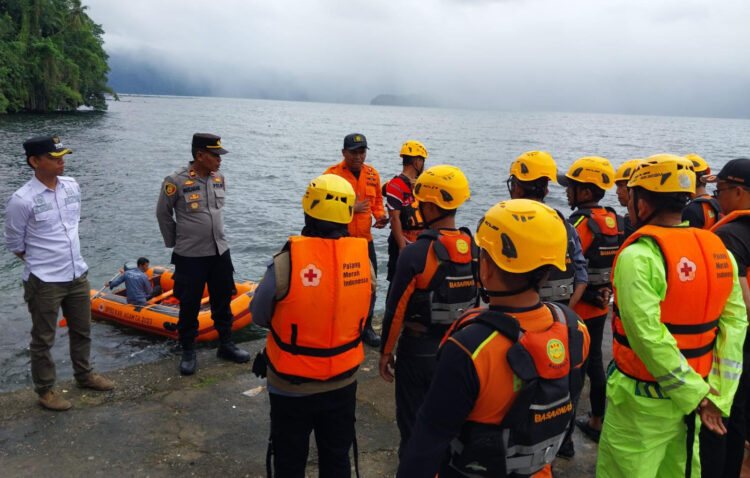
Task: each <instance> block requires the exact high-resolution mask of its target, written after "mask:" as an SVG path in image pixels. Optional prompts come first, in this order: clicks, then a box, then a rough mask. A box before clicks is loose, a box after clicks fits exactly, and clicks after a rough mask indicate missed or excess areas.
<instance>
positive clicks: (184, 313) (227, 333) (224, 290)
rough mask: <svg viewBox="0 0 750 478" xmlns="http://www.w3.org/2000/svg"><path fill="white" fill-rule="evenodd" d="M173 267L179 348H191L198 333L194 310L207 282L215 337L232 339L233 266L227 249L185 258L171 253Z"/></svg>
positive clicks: (196, 315) (197, 309)
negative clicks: (220, 253) (178, 307)
mask: <svg viewBox="0 0 750 478" xmlns="http://www.w3.org/2000/svg"><path fill="white" fill-rule="evenodd" d="M172 263H173V264H174V266H175V273H174V276H173V278H174V296H175V297H177V299H178V300H179V301H180V318H179V321H178V322H177V331H178V332H179V335H180V344H181V345H182V348H183V350H192V349H193V348H194V347H195V337H196V336H197V335H198V312H199V311H200V307H201V299H202V297H203V290H204V288H205V286H206V285H208V294H209V296H210V303H211V318H212V319H213V321H214V328H216V331H217V332H219V340H220V341H221V342H222V343H223V342H227V341H229V340H231V338H232V319H233V316H232V310H231V308H230V305H231V301H232V292H233V291H234V277H233V272H234V267H233V266H232V258H231V256H230V255H229V251H226V252H224V254H222V255H220V256H219V255H215V256H207V257H185V256H180V255H179V254H172Z"/></svg>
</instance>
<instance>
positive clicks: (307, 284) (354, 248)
mask: <svg viewBox="0 0 750 478" xmlns="http://www.w3.org/2000/svg"><path fill="white" fill-rule="evenodd" d="M289 242H290V258H291V272H290V279H289V292H288V293H287V295H286V297H284V298H282V299H280V300H279V301H278V302H277V303H276V309H275V311H274V314H273V319H272V320H271V329H270V332H269V334H268V339H267V341H266V353H267V354H268V362H269V366H270V367H271V369H272V370H273V371H274V372H275V373H276V374H277V375H279V376H280V377H282V378H284V379H286V380H289V381H291V382H292V383H302V382H308V381H326V380H336V379H341V378H345V377H349V376H351V375H352V374H354V372H356V370H357V368H358V367H359V364H360V363H362V360H363V358H364V351H363V350H362V343H361V340H360V334H361V331H362V329H363V326H364V321H365V319H366V318H367V313H368V310H369V305H370V292H371V287H372V284H371V282H370V259H369V257H368V255H367V241H366V240H364V239H361V238H354V237H342V238H340V239H321V238H315V237H303V236H294V237H290V238H289Z"/></svg>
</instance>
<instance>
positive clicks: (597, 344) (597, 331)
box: [584, 314, 607, 417]
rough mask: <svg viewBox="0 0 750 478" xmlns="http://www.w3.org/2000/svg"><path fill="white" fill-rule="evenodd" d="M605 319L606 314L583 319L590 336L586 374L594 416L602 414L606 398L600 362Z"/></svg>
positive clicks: (605, 378) (605, 383) (605, 381)
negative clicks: (589, 384)
mask: <svg viewBox="0 0 750 478" xmlns="http://www.w3.org/2000/svg"><path fill="white" fill-rule="evenodd" d="M606 320H607V315H606V314H604V315H600V316H598V317H592V318H590V319H586V320H585V321H584V322H585V324H586V327H587V328H588V329H589V336H590V337H591V344H590V345H589V358H588V365H587V366H586V375H588V376H589V381H590V382H591V388H590V390H589V400H590V402H591V414H592V415H593V416H595V417H603V416H604V404H605V402H606V398H607V397H606V391H607V377H606V375H605V374H604V363H603V362H602V360H603V359H602V336H603V335H604V323H605V322H606Z"/></svg>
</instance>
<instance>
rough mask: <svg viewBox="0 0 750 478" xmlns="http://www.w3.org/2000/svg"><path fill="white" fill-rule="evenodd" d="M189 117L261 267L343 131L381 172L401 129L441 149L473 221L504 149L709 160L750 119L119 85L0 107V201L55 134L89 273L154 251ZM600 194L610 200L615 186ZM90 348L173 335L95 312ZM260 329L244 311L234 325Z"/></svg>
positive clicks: (2, 287) (297, 215) (161, 256)
mask: <svg viewBox="0 0 750 478" xmlns="http://www.w3.org/2000/svg"><path fill="white" fill-rule="evenodd" d="M195 132H211V133H216V134H218V135H220V136H221V137H222V144H223V145H224V147H225V148H226V149H227V150H229V154H227V155H226V156H224V160H223V162H222V166H221V169H222V171H223V172H224V174H225V175H226V177H227V191H228V194H227V202H226V206H225V209H224V219H225V227H226V233H227V236H228V239H229V244H230V248H231V251H232V259H233V261H234V266H235V269H236V276H237V277H238V278H243V279H250V280H259V279H260V278H261V277H262V275H263V272H264V270H265V265H266V262H267V260H268V258H269V257H270V256H271V255H272V254H273V253H274V252H276V251H277V250H278V249H279V248H280V247H281V246H282V245H283V243H284V241H285V240H286V238H287V237H288V236H289V235H291V234H297V233H298V232H299V231H300V229H301V227H302V223H303V216H302V208H301V198H302V194H303V192H304V189H305V187H306V185H307V183H308V181H309V180H310V179H312V178H314V177H315V176H317V175H318V174H321V173H322V172H323V171H324V170H325V168H326V167H327V166H329V165H331V164H334V163H336V162H338V161H340V160H341V153H340V150H341V146H342V141H343V138H344V136H345V135H346V134H348V133H351V132H360V133H363V134H365V135H366V136H367V139H368V143H369V146H370V150H369V152H368V155H367V161H368V162H369V163H370V164H372V165H373V166H374V167H375V168H376V169H377V170H378V171H379V172H380V175H381V179H383V180H387V179H389V178H391V177H392V176H393V175H395V174H397V173H399V172H400V170H401V159H400V158H399V157H398V152H399V150H400V147H401V144H402V143H403V142H404V141H406V140H409V139H416V140H419V141H422V142H423V143H424V145H425V146H426V147H427V150H428V152H429V158H428V160H427V167H429V166H433V165H436V164H452V165H455V166H458V167H460V168H461V169H462V170H463V171H464V173H465V174H466V176H467V177H468V179H469V184H470V186H471V193H472V198H471V200H470V201H469V202H468V203H467V204H466V205H465V206H463V207H462V208H461V209H460V211H459V213H458V216H457V222H458V224H459V225H465V226H469V227H471V228H472V229H473V228H474V227H475V226H476V223H477V221H478V220H479V218H480V217H481V215H482V213H483V212H484V211H485V210H486V209H488V208H489V207H490V206H492V205H493V204H495V203H497V202H499V201H501V200H505V199H508V192H507V189H506V187H505V180H506V179H507V176H508V169H509V166H510V163H511V162H512V161H513V159H515V158H516V157H517V156H518V155H519V154H521V153H523V152H525V151H530V150H544V151H549V152H550V153H551V154H552V156H553V157H554V158H555V160H556V161H557V163H558V166H559V167H560V169H567V166H568V165H569V164H570V163H571V162H572V161H574V160H575V159H577V158H579V157H582V156H589V155H598V156H604V157H606V158H608V159H610V161H612V163H613V164H615V166H616V165H617V164H619V163H620V162H622V161H624V160H626V159H631V158H637V157H646V156H649V155H651V154H655V153H661V152H671V153H678V154H687V153H697V154H700V155H701V156H703V157H704V158H705V159H706V160H707V161H708V162H709V164H711V166H712V169H714V170H716V171H718V169H719V168H720V167H721V166H722V165H723V164H724V163H725V162H726V161H728V160H729V159H732V158H735V157H739V156H750V120H737V119H713V118H675V117H651V116H625V115H602V114H581V113H508V112H491V111H471V110H446V109H427V108H402V107H384V106H367V105H338V104H322V103H294V102H282V101H261V100H247V99H226V98H186V97H143V96H123V97H122V101H119V102H110V103H109V111H107V112H106V113H92V112H85V113H78V114H53V115H43V116H37V115H34V116H32V115H18V116H0V164H1V165H2V168H3V171H4V172H5V178H6V179H5V180H4V181H2V182H0V199H1V201H0V211H2V214H1V216H2V218H3V221H4V217H5V201H6V200H7V198H8V197H9V196H10V195H11V194H12V193H13V191H15V190H16V189H17V188H19V187H20V186H22V185H23V184H24V183H25V182H26V181H28V180H29V179H30V177H31V176H32V171H31V169H30V168H29V167H28V166H27V164H26V160H25V156H24V154H23V148H22V146H21V144H22V143H23V141H24V140H25V139H27V138H29V137H31V136H34V135H41V134H50V135H58V136H59V137H60V138H61V139H62V141H63V142H64V143H65V145H66V146H67V147H70V148H72V149H73V151H74V153H73V154H72V155H69V156H66V173H65V174H67V175H70V176H73V177H75V178H76V179H77V180H78V183H79V184H80V186H81V190H82V194H83V204H82V215H81V225H80V235H81V249H82V254H83V257H84V259H85V260H86V262H87V263H88V265H89V280H90V281H91V286H92V287H94V288H99V287H102V286H103V285H104V282H105V281H107V280H109V279H110V278H111V277H112V276H113V275H114V274H115V273H116V272H117V270H118V269H120V268H122V265H123V263H124V262H125V261H127V260H135V259H136V258H137V257H139V256H146V257H148V258H149V259H150V260H151V264H152V265H167V264H168V263H169V258H170V250H168V249H166V248H165V247H164V243H163V241H162V239H161V235H160V233H159V228H158V226H157V223H156V219H155V217H154V208H155V206H156V200H157V197H158V193H159V188H160V185H161V182H162V180H163V178H164V177H165V176H166V175H167V174H169V173H171V172H172V171H174V170H175V169H177V168H179V167H181V166H183V165H185V164H187V163H188V161H189V160H190V140H191V137H192V134H193V133H195ZM564 198H565V195H564V190H563V189H562V188H561V187H559V186H557V185H551V197H550V199H549V201H548V203H549V204H550V205H552V206H553V207H556V208H558V209H560V210H561V211H563V212H564V213H566V214H567V213H569V211H570V209H569V208H568V207H567V205H566V203H565V199H564ZM604 203H605V204H606V205H610V206H617V207H618V208H619V209H620V210H621V209H622V208H620V207H619V205H617V202H616V198H615V195H614V192H613V190H612V191H610V192H609V193H608V194H607V196H606V197H605V200H604ZM387 234H388V230H387V229H385V230H375V233H374V236H375V245H376V248H377V253H378V263H379V268H380V270H381V271H385V264H386V261H387V252H386V238H387ZM22 270H23V265H22V263H21V261H19V260H17V259H16V258H15V256H13V255H12V254H11V253H10V252H8V251H6V250H4V249H3V252H2V254H0V326H2V328H3V331H2V333H1V334H0V391H7V390H12V389H16V388H20V387H25V386H28V385H30V384H31V378H30V369H29V355H28V342H29V330H30V327H31V320H30V318H29V315H28V311H27V310H26V306H25V304H24V302H23V298H22V296H23V287H22V283H21V273H22ZM386 286H387V283H386V282H385V278H384V274H383V277H382V278H381V280H380V281H379V283H378V291H379V296H378V303H377V306H376V311H377V312H378V313H382V311H383V309H384V299H385V290H386ZM92 333H93V346H92V360H93V363H94V366H95V368H96V369H97V370H99V371H106V370H112V369H116V368H120V367H124V366H128V365H134V364H138V363H143V362H149V361H154V360H157V359H160V358H164V357H168V356H171V355H172V354H174V353H175V352H176V351H177V348H176V345H175V343H174V342H173V341H171V340H168V339H164V338H160V337H153V336H148V335H144V334H141V333H138V332H136V331H132V330H130V329H127V328H124V327H121V326H118V325H115V324H113V323H110V322H105V321H95V323H94V324H93V331H92ZM262 336H263V332H262V331H260V330H258V329H257V328H255V327H254V326H251V327H250V328H248V329H245V330H244V331H242V332H241V333H240V334H239V337H238V341H246V340H254V339H258V338H260V337H262ZM53 355H54V357H55V359H56V362H57V364H58V368H57V372H58V378H60V379H65V378H70V377H72V371H71V367H70V360H69V358H68V338H67V329H61V330H58V340H57V343H56V345H55V347H54V349H53Z"/></svg>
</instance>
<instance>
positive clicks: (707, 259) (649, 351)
mask: <svg viewBox="0 0 750 478" xmlns="http://www.w3.org/2000/svg"><path fill="white" fill-rule="evenodd" d="M628 188H629V189H630V195H629V198H630V199H629V202H628V211H629V212H630V217H631V218H632V219H633V220H634V221H635V223H636V226H640V227H639V229H638V230H637V231H636V232H635V233H634V234H633V235H631V236H630V237H629V238H628V240H627V241H626V242H625V244H623V246H622V248H621V249H620V251H619V252H618V254H617V257H616V259H615V264H614V281H613V285H614V293H615V311H614V314H613V337H614V341H613V355H614V361H613V364H612V365H611V366H610V369H609V379H608V381H607V398H608V400H609V406H608V408H607V414H606V416H605V419H604V429H603V430H602V436H601V441H600V443H599V456H598V461H597V473H596V476H597V477H601V478H624V477H627V478H630V477H638V478H650V477H659V478H670V477H675V478H676V477H681V478H682V477H693V478H695V477H699V476H700V473H701V472H700V462H699V459H698V435H697V427H696V422H697V419H696V414H697V415H699V416H700V420H701V421H702V423H703V424H704V425H706V426H707V427H708V428H709V429H711V430H712V431H714V432H717V433H720V434H723V433H726V430H725V428H724V425H723V424H722V415H724V416H726V415H728V413H729V410H730V407H731V404H732V399H733V397H734V394H735V391H736V389H737V385H738V381H739V377H740V372H741V371H742V344H743V341H744V338H745V330H746V328H747V311H746V310H745V305H744V303H743V302H742V292H741V290H740V286H739V283H738V280H737V267H736V263H735V260H734V258H733V257H732V256H731V254H729V253H728V252H727V249H726V247H724V245H723V244H722V242H721V240H720V239H719V238H718V237H717V236H716V235H714V234H713V233H711V232H709V231H705V230H702V229H697V228H692V227H684V226H686V224H684V223H683V224H681V217H682V208H683V207H684V205H685V204H686V203H687V201H688V200H689V198H690V196H691V194H693V193H694V191H695V174H694V173H693V170H692V164H691V163H690V162H688V161H686V160H685V158H683V157H681V156H675V155H671V154H659V155H655V156H651V157H649V158H647V159H646V160H644V162H643V163H642V164H641V165H640V166H639V167H638V169H636V170H635V172H634V173H633V175H632V177H631V178H630V181H628Z"/></svg>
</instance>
